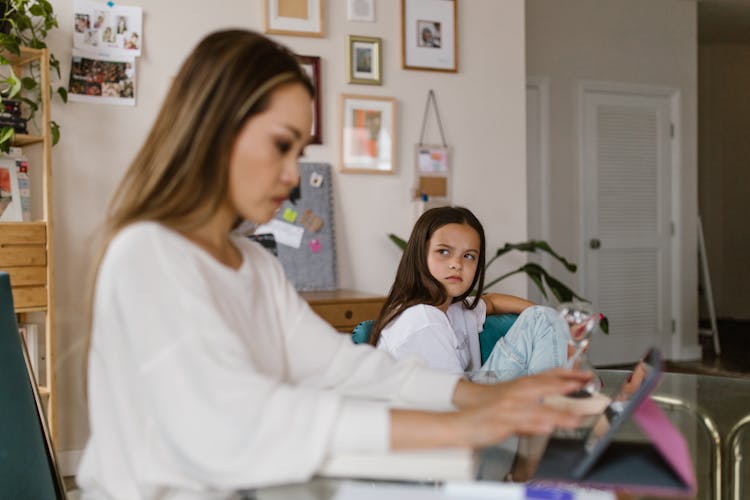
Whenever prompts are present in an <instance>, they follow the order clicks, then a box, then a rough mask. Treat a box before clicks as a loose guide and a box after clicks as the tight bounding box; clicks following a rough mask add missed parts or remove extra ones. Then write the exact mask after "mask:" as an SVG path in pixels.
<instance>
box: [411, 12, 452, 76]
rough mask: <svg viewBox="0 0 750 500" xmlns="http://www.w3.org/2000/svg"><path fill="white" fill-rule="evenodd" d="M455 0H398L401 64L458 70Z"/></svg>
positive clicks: (441, 69) (435, 69) (445, 70)
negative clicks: (399, 4) (399, 9)
mask: <svg viewBox="0 0 750 500" xmlns="http://www.w3.org/2000/svg"><path fill="white" fill-rule="evenodd" d="M457 17H458V0H401V57H402V61H401V62H402V64H401V66H402V67H403V68H404V69H414V70H424V71H444V72H448V73H456V72H458V24H457Z"/></svg>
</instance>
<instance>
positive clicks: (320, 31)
mask: <svg viewBox="0 0 750 500" xmlns="http://www.w3.org/2000/svg"><path fill="white" fill-rule="evenodd" d="M323 2H324V0H263V23H264V32H265V33H272V34H276V35H294V36H314V37H322V36H324V35H325V30H324V28H323Z"/></svg>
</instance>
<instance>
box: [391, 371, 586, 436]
mask: <svg viewBox="0 0 750 500" xmlns="http://www.w3.org/2000/svg"><path fill="white" fill-rule="evenodd" d="M588 378H589V375H587V374H584V373H581V372H574V371H571V370H564V369H555V370H549V371H547V372H544V373H541V374H538V375H533V376H529V377H521V378H519V379H516V380H513V381H511V382H505V383H501V384H491V385H482V384H474V383H472V382H469V381H466V380H461V381H459V383H458V384H457V385H456V389H455V391H454V393H453V403H454V404H455V405H456V406H457V407H458V408H459V411H457V412H444V413H429V412H422V411H415V410H395V409H394V410H391V438H390V439H391V441H390V446H391V449H394V450H398V449H414V448H428V447H452V446H453V447H455V446H464V447H481V446H487V445H491V444H495V443H498V442H500V441H502V440H504V439H506V438H507V437H509V436H511V435H513V434H524V435H531V434H545V433H550V432H552V430H554V429H555V428H556V427H561V428H574V427H576V426H577V425H579V424H580V422H579V420H580V417H579V416H576V415H574V414H572V413H569V412H567V411H562V410H558V409H555V408H552V407H551V406H546V405H544V404H543V403H542V401H543V399H544V397H545V396H549V395H555V394H566V393H568V392H571V391H575V390H576V389H577V388H580V387H581V386H582V384H583V383H585V381H586V380H587V379H588Z"/></svg>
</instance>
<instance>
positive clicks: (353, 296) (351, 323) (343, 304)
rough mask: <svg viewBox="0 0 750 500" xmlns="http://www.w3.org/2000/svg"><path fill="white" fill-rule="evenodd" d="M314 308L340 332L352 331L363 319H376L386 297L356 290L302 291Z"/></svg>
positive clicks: (303, 296)
mask: <svg viewBox="0 0 750 500" xmlns="http://www.w3.org/2000/svg"><path fill="white" fill-rule="evenodd" d="M300 295H302V298H304V299H305V300H306V301H307V302H308V303H309V304H310V306H311V307H312V309H313V310H314V311H315V312H316V313H317V314H318V316H320V317H321V318H323V319H324V320H326V321H327V322H328V323H330V324H331V325H332V326H333V327H334V328H335V329H336V330H338V331H340V332H347V333H351V331H352V330H353V329H354V327H355V326H357V324H358V323H359V322H361V321H364V320H367V319H375V318H377V317H378V314H379V313H380V308H381V307H383V303H384V302H385V297H383V296H382V295H373V294H370V293H365V292H358V291H356V290H344V289H341V290H332V291H324V292H301V293H300Z"/></svg>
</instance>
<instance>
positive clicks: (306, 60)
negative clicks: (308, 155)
mask: <svg viewBox="0 0 750 500" xmlns="http://www.w3.org/2000/svg"><path fill="white" fill-rule="evenodd" d="M297 59H298V60H299V64H300V66H302V69H304V70H305V72H306V73H307V76H309V77H310V80H312V82H313V85H314V86H315V98H314V99H313V110H312V113H313V123H312V130H311V131H310V144H323V115H322V114H321V111H320V110H321V108H322V106H321V104H320V103H321V101H322V99H323V90H322V88H321V83H320V57H318V56H301V55H297Z"/></svg>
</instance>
